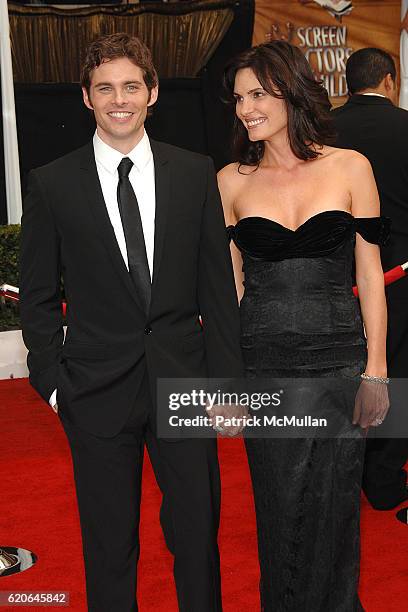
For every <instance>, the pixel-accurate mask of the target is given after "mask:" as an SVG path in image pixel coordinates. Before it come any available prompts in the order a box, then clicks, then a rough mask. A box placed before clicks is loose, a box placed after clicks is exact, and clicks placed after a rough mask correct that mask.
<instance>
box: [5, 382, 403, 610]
mask: <svg viewBox="0 0 408 612" xmlns="http://www.w3.org/2000/svg"><path fill="white" fill-rule="evenodd" d="M0 431H1V437H0V442H1V445H0V483H1V489H0V491H1V497H0V500H1V507H0V546H1V545H3V546H19V547H22V548H28V549H30V550H32V551H34V552H35V553H36V554H37V555H38V558H39V559H38V562H37V563H36V565H35V566H34V567H33V568H31V569H30V570H27V571H26V572H24V573H22V574H17V575H14V576H9V577H5V578H4V577H3V578H0V591H5V590H35V591H60V590H61V591H69V592H70V596H71V605H70V609H71V610H74V611H75V612H82V611H85V610H86V607H85V596H84V580H83V565H82V556H81V543H80V534H79V522H78V515H77V509H76V505H75V499H74V489H73V481H72V476H71V466H70V457H69V451H68V446H67V442H66V439H65V435H64V433H63V431H62V428H61V426H60V424H59V421H58V419H57V417H56V416H55V415H54V413H53V412H52V410H51V409H47V406H46V405H45V404H44V403H43V402H42V401H41V400H39V399H38V398H37V396H36V395H35V393H34V392H33V391H32V390H31V388H30V387H29V385H28V383H27V381H25V380H15V381H0ZM219 447H220V461H221V469H222V482H223V511H222V526H221V533H220V548H221V559H222V573H223V600H224V611H225V612H248V610H251V612H256V611H257V610H259V603H258V593H257V590H258V566H257V556H256V534H255V519H254V510H253V502H252V497H251V489H250V483H249V475H248V468H247V463H246V458H245V453H244V449H243V445H242V441H241V440H222V441H221V443H220V445H219ZM159 504H160V495H159V492H158V490H157V487H156V485H155V482H154V478H153V475H152V471H151V468H150V465H149V464H148V462H146V467H145V472H144V492H143V505H142V524H141V544H142V554H141V560H140V566H139V601H140V610H141V612H144V611H150V610H157V611H158V612H160V611H163V612H164V611H166V612H173V611H174V612H176V611H177V605H176V598H175V589H174V585H173V579H172V559H171V556H170V554H169V553H168V552H167V550H166V548H165V545H164V542H163V539H162V536H161V532H160V528H159V524H158V510H159ZM407 551H408V527H406V526H404V525H402V524H401V523H399V522H398V521H397V520H396V519H395V511H390V512H375V511H373V510H371V509H370V508H369V506H368V504H367V502H366V501H365V500H363V513H362V566H361V589H360V593H361V598H362V602H363V605H364V607H365V609H366V611H367V612H401V610H404V609H407V601H408V564H407ZM3 609H4V610H5V609H6V608H2V610H3ZM10 609H11V608H10ZM12 609H13V610H14V609H15V608H12ZM30 609H31V610H34V609H36V608H30ZM38 609H39V610H40V609H41V610H43V609H44V608H42V607H41V608H38Z"/></svg>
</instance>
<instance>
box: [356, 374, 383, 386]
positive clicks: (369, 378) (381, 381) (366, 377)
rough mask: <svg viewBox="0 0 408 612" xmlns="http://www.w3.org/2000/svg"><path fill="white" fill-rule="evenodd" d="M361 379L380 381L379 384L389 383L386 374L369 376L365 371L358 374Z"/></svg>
mask: <svg viewBox="0 0 408 612" xmlns="http://www.w3.org/2000/svg"><path fill="white" fill-rule="evenodd" d="M360 376H361V378H362V379H363V380H368V381H369V382H374V383H380V384H381V385H389V384H390V379H389V378H387V377H386V376H369V375H368V374H366V373H365V372H363V373H362V374H360Z"/></svg>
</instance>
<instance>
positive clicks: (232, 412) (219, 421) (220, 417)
mask: <svg viewBox="0 0 408 612" xmlns="http://www.w3.org/2000/svg"><path fill="white" fill-rule="evenodd" d="M206 411H207V414H208V416H209V417H210V418H211V421H212V423H211V424H212V427H213V429H214V430H215V431H216V432H218V433H219V434H221V435H222V436H226V437H230V438H232V437H234V436H236V435H238V434H239V433H241V431H242V430H243V429H244V427H245V420H246V418H247V416H248V409H247V407H246V406H240V405H239V404H217V405H215V406H213V407H212V408H210V407H209V406H208V407H207V408H206Z"/></svg>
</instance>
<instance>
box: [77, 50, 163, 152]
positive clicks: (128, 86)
mask: <svg viewBox="0 0 408 612" xmlns="http://www.w3.org/2000/svg"><path fill="white" fill-rule="evenodd" d="M82 93H83V98H84V102H85V105H86V106H87V107H88V108H89V109H91V110H93V111H94V114H95V120H96V124H97V129H98V134H99V136H100V137H101V139H102V140H103V141H104V142H105V143H106V144H108V145H109V146H111V147H113V148H114V149H117V150H118V151H120V152H121V153H125V154H126V153H128V152H129V151H131V150H132V149H133V148H134V147H135V146H136V144H137V143H138V142H139V140H140V139H141V138H142V136H143V129H144V127H143V126H144V122H145V120H146V115H147V108H148V107H149V106H151V105H152V104H154V103H155V102H156V100H157V95H158V88H157V87H155V88H153V89H152V90H151V92H150V95H149V90H148V89H147V87H146V83H145V82H144V79H143V71H142V69H141V68H140V67H139V66H136V65H135V64H133V62H131V61H130V60H129V59H128V58H127V57H120V58H117V59H113V60H109V61H106V62H104V63H102V64H101V65H100V66H98V68H95V69H94V70H93V71H92V73H91V84H90V88H89V94H88V92H87V91H86V89H85V88H84V87H83V88H82Z"/></svg>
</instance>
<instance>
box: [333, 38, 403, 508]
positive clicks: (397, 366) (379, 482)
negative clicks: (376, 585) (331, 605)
mask: <svg viewBox="0 0 408 612" xmlns="http://www.w3.org/2000/svg"><path fill="white" fill-rule="evenodd" d="M346 78H347V86H348V90H349V94H350V98H349V100H348V102H347V103H346V104H344V106H341V107H339V108H337V109H335V110H334V111H333V116H334V119H335V123H336V128H337V131H338V136H337V143H336V144H337V146H338V147H341V148H345V149H355V150H356V151H359V152H360V153H363V155H365V156H366V157H367V158H368V159H369V160H370V162H371V164H372V167H373V170H374V175H375V178H376V181H377V186H378V190H379V194H380V200H381V214H383V215H386V216H387V217H390V218H391V221H392V227H391V240H390V242H389V244H388V245H387V246H385V247H382V248H381V259H382V264H383V268H384V271H386V270H389V269H390V268H393V267H394V266H396V265H398V264H401V263H403V262H405V261H407V259H408V157H407V154H406V152H407V146H408V112H407V111H405V110H403V109H401V108H398V107H397V106H396V104H397V99H398V98H397V91H398V88H397V83H396V68H395V64H394V60H393V59H392V57H391V56H390V55H389V54H388V53H386V52H385V51H382V50H381V49H375V48H367V49H360V50H359V51H356V52H355V53H353V54H352V55H351V56H350V58H349V60H348V62H347V66H346ZM386 293H387V304H388V335H387V361H388V375H389V376H390V377H393V378H407V376H408V312H407V304H408V283H407V282H406V281H404V280H403V281H402V282H399V283H395V284H393V285H390V286H389V287H387V290H386ZM407 457H408V440H407V439H391V440H390V439H370V440H368V441H367V447H366V459H365V469H364V477H363V490H364V492H365V494H366V496H367V498H368V500H369V502H370V503H371V505H372V506H373V507H374V508H376V509H377V510H390V509H392V508H394V507H396V506H397V505H398V504H400V503H401V502H403V501H404V500H406V499H408V492H407V485H406V476H407V475H406V472H405V470H404V469H403V468H404V465H405V463H406V461H407Z"/></svg>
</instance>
